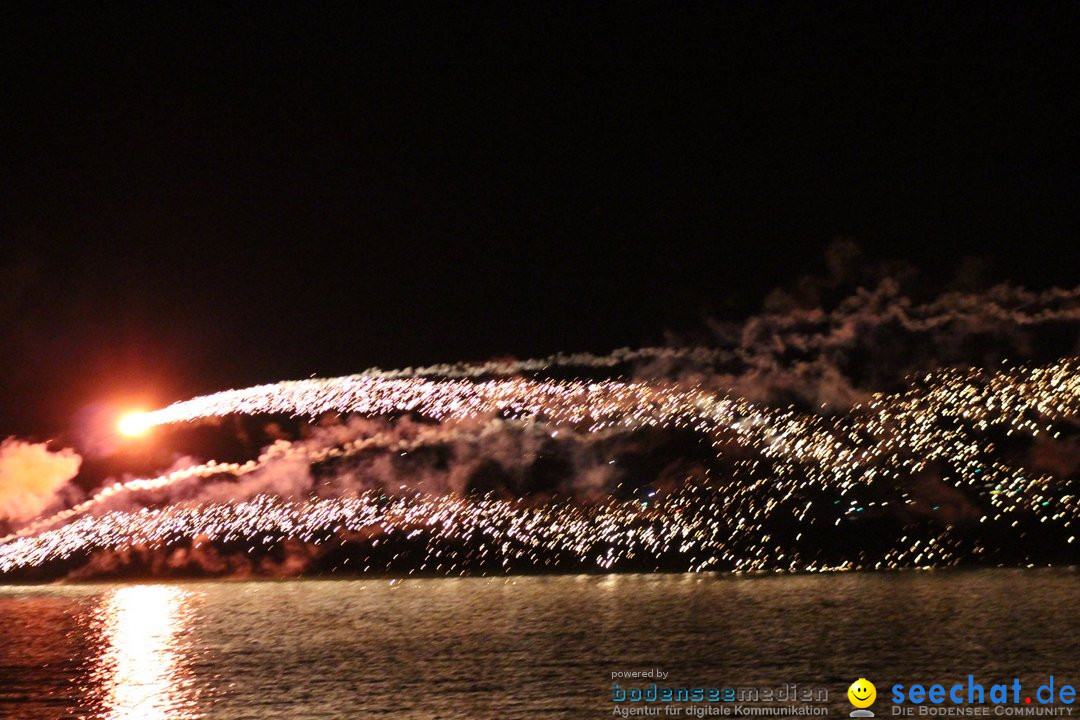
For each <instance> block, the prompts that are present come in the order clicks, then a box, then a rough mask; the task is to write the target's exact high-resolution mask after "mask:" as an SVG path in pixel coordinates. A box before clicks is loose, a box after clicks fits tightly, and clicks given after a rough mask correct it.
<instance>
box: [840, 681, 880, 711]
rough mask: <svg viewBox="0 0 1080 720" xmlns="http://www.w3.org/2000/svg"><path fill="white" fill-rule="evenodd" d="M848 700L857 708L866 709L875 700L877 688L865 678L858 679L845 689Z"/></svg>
mask: <svg viewBox="0 0 1080 720" xmlns="http://www.w3.org/2000/svg"><path fill="white" fill-rule="evenodd" d="M847 696H848V700H850V701H851V704H852V705H854V706H855V707H857V708H866V707H870V706H871V705H873V704H874V701H875V700H877V688H876V687H874V683H872V682H870V681H869V680H867V679H866V678H859V679H858V680H856V681H855V682H853V683H851V687H849V688H848V689H847Z"/></svg>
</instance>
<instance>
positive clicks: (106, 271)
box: [0, 3, 1080, 437]
mask: <svg viewBox="0 0 1080 720" xmlns="http://www.w3.org/2000/svg"><path fill="white" fill-rule="evenodd" d="M397 5H398V4H388V5H386V6H385V8H384V11H383V12H382V13H361V12H357V11H353V10H348V11H344V10H338V11H330V10H326V9H322V10H320V11H318V12H315V11H311V10H309V9H307V8H300V7H297V8H296V9H294V10H292V11H288V12H280V11H277V10H268V9H266V8H263V7H261V6H259V5H255V4H251V5H245V6H244V8H245V9H244V10H242V11H233V12H223V11H220V10H215V11H213V12H211V11H209V10H207V9H206V8H208V7H210V6H203V7H202V9H199V10H191V9H190V8H181V7H173V8H171V9H167V8H162V7H154V8H152V9H150V10H144V11H131V12H116V13H115V14H110V15H106V14H102V13H101V12H100V10H97V9H95V10H94V11H92V12H91V11H90V10H88V9H87V7H88V4H87V5H85V6H80V7H74V8H71V7H56V8H54V9H53V10H48V9H42V8H41V7H40V6H38V5H37V4H34V5H29V4H27V5H24V6H16V7H13V6H12V5H5V6H4V8H3V9H2V10H0V27H2V31H0V32H2V33H3V35H2V38H3V42H2V45H0V47H2V50H0V53H2V58H3V67H2V78H0V93H2V102H0V113H2V114H0V133H2V134H0V168H2V172H0V247H2V251H3V252H2V255H0V332H2V338H3V352H2V353H0V373H2V374H0V378H2V381H0V391H2V392H0V436H4V435H7V434H20V435H32V436H37V437H49V436H50V435H51V434H56V433H63V432H64V431H65V429H66V428H68V427H69V426H70V424H71V423H72V421H73V418H75V417H76V416H77V415H78V414H79V413H81V412H85V411H86V408H87V407H88V406H90V405H91V404H93V403H113V402H140V403H145V404H146V405H147V406H148V407H149V406H157V405H162V404H165V403H167V402H171V401H173V400H177V399H182V398H184V397H188V396H191V395H195V394H198V393H202V392H206V391H211V390H216V389H222V388H226V387H237V386H245V385H251V384H254V383H259V382H270V381H275V380H280V379H285V378H298V377H306V376H308V375H310V374H313V373H314V374H318V375H336V374H345V373H350V372H357V371H360V370H362V369H364V368H367V367H369V366H372V365H379V366H384V367H398V366H405V365H416V364H427V363H433V362H440V361H454V360H467V359H486V358H489V357H493V356H517V357H528V356H535V355H543V354H548V353H552V352H556V351H560V350H565V351H574V350H590V351H598V352H603V351H606V350H608V349H611V348H613V347H618V346H623V345H630V346H636V345H643V344H655V343H660V342H663V341H664V339H665V334H666V333H667V332H669V331H671V332H675V333H680V334H683V333H685V334H690V335H692V334H693V333H695V332H697V331H700V330H701V329H702V328H703V327H704V326H705V320H706V319H707V318H710V317H719V318H726V319H734V318H738V317H742V316H745V315H746V314H748V313H752V312H754V311H755V310H756V309H758V308H759V307H760V305H761V301H762V298H763V297H764V295H765V294H766V293H767V292H768V291H769V290H770V289H772V288H774V287H777V286H779V285H783V284H785V283H789V282H791V281H792V280H794V279H795V278H797V277H798V276H800V275H801V274H803V273H806V272H814V271H819V270H821V268H822V266H823V260H822V256H823V251H824V249H825V248H826V247H827V245H828V244H829V243H830V242H831V241H832V240H834V239H835V238H837V237H846V238H851V239H853V240H854V241H856V242H857V243H859V245H860V246H862V248H863V249H864V252H865V253H866V254H867V255H868V256H869V257H871V258H878V259H888V258H895V259H900V260H903V261H906V262H909V263H911V264H913V265H915V266H918V267H919V268H921V269H922V271H923V273H924V274H925V276H926V277H927V278H928V279H929V280H930V281H931V282H936V281H940V282H942V283H945V282H946V280H947V278H949V277H950V275H951V274H952V273H954V272H955V271H956V269H957V268H958V267H961V266H962V265H963V264H964V263H965V261H966V259H967V258H971V257H978V258H981V259H982V262H983V264H984V267H985V268H986V270H985V274H986V278H987V279H988V280H990V281H996V280H1006V279H1008V280H1011V281H1013V282H1017V283H1021V284H1025V285H1029V286H1034V287H1044V286H1048V285H1065V286H1072V285H1075V284H1076V282H1077V280H1078V274H1077V269H1078V263H1077V253H1076V252H1075V247H1076V245H1077V238H1078V236H1080V234H1078V230H1080V212H1078V210H1077V198H1078V197H1080V181H1078V179H1080V170H1078V167H1080V166H1078V163H1077V161H1078V160H1080V148H1078V145H1080V140H1078V137H1080V134H1078V132H1077V128H1078V126H1080V124H1078V117H1077V113H1076V108H1077V106H1078V103H1077V100H1078V98H1077V94H1078V90H1077V88H1078V87H1080V83H1078V82H1077V70H1078V69H1080V64H1078V62H1077V49H1076V48H1077V47H1080V33H1078V28H1080V24H1078V20H1080V17H1078V16H1080V11H1078V10H1077V8H1078V6H1077V5H1075V4H1071V5H1066V4H1059V5H1054V4H1040V5H1039V6H1038V7H1037V8H1030V7H1028V6H1027V5H1026V4H1021V3H1012V4H1004V3H995V4H983V5H974V4H972V5H961V4H956V5H950V7H949V8H948V9H947V10H938V9H936V8H937V6H936V5H935V6H933V7H934V8H935V9H934V10H913V9H912V7H913V5H912V4H892V5H888V6H886V7H884V8H882V7H881V6H877V5H874V6H871V5H870V4H865V7H862V5H861V4H856V5H841V4H833V3H829V4H823V3H822V4H817V5H815V6H814V8H813V9H812V10H808V9H806V8H805V7H803V6H802V5H800V4H783V5H776V4H761V3H746V4H735V3H706V4H683V5H678V6H668V7H664V8H663V9H661V10H657V11H654V12H653V11H639V10H634V11H630V10H624V11H622V12H620V13H617V14H616V13H611V14H608V13H600V12H598V11H596V10H595V9H592V8H583V7H581V4H579V3H568V4H560V5H556V4H547V3H541V4H537V5H534V6H531V7H530V8H528V9H526V8H525V6H524V5H522V4H517V3H506V4H503V5H502V6H501V9H500V8H497V7H492V6H488V7H484V6H481V5H479V4H476V5H474V4H471V3H470V4H461V5H459V6H450V5H434V4H431V5H429V4H414V5H410V7H411V8H412V9H411V10H408V9H402V8H400V7H397ZM928 7H929V6H928ZM389 8H393V9H392V10H391V9H389Z"/></svg>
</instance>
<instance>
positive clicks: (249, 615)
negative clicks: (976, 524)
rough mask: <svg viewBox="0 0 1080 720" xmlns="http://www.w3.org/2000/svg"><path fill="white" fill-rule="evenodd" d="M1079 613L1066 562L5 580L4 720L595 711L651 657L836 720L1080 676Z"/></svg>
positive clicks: (681, 671)
mask: <svg viewBox="0 0 1080 720" xmlns="http://www.w3.org/2000/svg"><path fill="white" fill-rule="evenodd" d="M1078 605H1080V573H1077V572H1075V571H1073V570H986V571H968V572H903V573H882V574H875V573H848V574H831V575H797V576H787V575H782V576H769V577H733V576H726V575H725V576H712V575H609V576H559V577H519V578H509V579H507V578H498V579H482V578H463V579H427V580H406V581H393V580H386V579H379V580H353V581H318V580H301V581H288V582H213V583H210V582H196V583H170V584H162V585H118V584H110V585H74V586H39V587H10V586H9V587H0V632H2V633H3V642H2V644H0V717H3V718H25V719H27V720H38V719H42V720H44V719H46V718H47V719H49V720H52V719H54V718H94V719H99V718H100V719H106V718H107V719H110V720H120V719H131V720H135V719H138V720H157V719H161V720H165V719H169V720H186V719H195V718H220V719H222V720H225V719H234V718H235V719H239V718H253V719H254V718H290V719H304V718H312V719H314V718H350V719H351V718H368V717H372V718H403V719H409V718H461V719H465V718H469V719H476V718H506V719H509V720H516V719H519V718H520V719H523V718H589V717H596V718H601V717H610V716H611V715H610V714H611V709H612V703H611V690H610V688H611V672H612V671H615V670H633V669H644V668H649V667H658V668H662V669H663V670H665V671H667V672H670V673H671V676H670V678H669V682H671V683H677V684H687V685H694V684H699V685H700V684H705V685H715V686H725V685H732V686H744V687H745V686H762V687H779V686H781V685H783V684H787V683H792V682H795V683H799V684H800V685H818V686H825V687H827V688H829V691H830V702H829V706H830V707H831V708H832V710H831V713H830V715H831V716H838V715H839V716H846V715H847V713H848V711H849V710H851V707H850V705H848V704H847V703H846V700H845V698H844V696H843V692H844V690H845V689H846V687H847V685H848V684H850V683H851V682H852V681H853V680H854V679H856V678H858V677H867V678H871V679H872V680H873V681H874V682H875V683H876V684H877V687H878V691H879V695H880V696H881V697H882V698H884V697H885V695H886V692H887V688H888V687H889V686H891V684H892V683H893V682H907V683H912V682H924V683H933V682H954V681H961V680H964V679H966V677H967V675H968V674H974V675H975V676H976V677H977V678H979V679H980V680H982V681H983V682H984V683H987V684H989V683H992V682H996V681H1005V680H1011V678H1013V677H1014V676H1016V677H1019V678H1021V680H1022V681H1029V682H1032V683H1033V686H1034V685H1037V684H1039V683H1041V682H1043V681H1044V680H1045V677H1046V676H1047V675H1048V674H1050V673H1053V674H1054V675H1055V676H1056V677H1058V678H1060V680H1061V681H1070V680H1071V681H1072V682H1073V683H1074V684H1076V681H1077V680H1080V677H1077V674H1078V673H1077V670H1078V666H1080V664H1078V663H1077V634H1078V631H1080V618H1078V613H1077V608H1078ZM1027 684H1028V683H1027V682H1025V686H1027ZM879 705H882V701H881V700H879ZM880 709H881V710H884V711H885V712H879V713H878V714H879V716H883V715H886V714H887V712H888V705H882V707H881V708H880ZM1075 713H1076V710H1074V714H1075Z"/></svg>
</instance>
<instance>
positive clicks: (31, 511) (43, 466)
mask: <svg viewBox="0 0 1080 720" xmlns="http://www.w3.org/2000/svg"><path fill="white" fill-rule="evenodd" d="M81 464H82V457H80V456H79V455H78V453H76V452H75V451H74V450H70V449H65V450H60V451H58V452H53V451H51V450H49V448H48V446H47V445H46V444H45V443H28V442H25V441H22V440H16V439H13V438H8V439H7V440H4V441H3V442H2V443H0V520H6V521H8V522H11V523H19V522H23V521H26V520H30V519H32V518H35V517H37V516H38V515H40V514H41V513H42V512H43V511H44V510H46V509H48V508H49V507H50V506H51V505H52V504H53V503H55V502H56V501H57V499H58V495H59V493H60V491H61V490H62V489H63V488H64V487H65V486H66V485H67V484H68V482H69V481H70V480H71V479H72V478H74V477H75V476H76V475H77V474H78V472H79V466H80V465H81Z"/></svg>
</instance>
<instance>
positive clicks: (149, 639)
mask: <svg viewBox="0 0 1080 720" xmlns="http://www.w3.org/2000/svg"><path fill="white" fill-rule="evenodd" d="M190 604H191V593H189V592H186V591H184V590H181V589H180V588H176V587H169V586H166V585H138V586H131V587H124V588H119V589H117V590H115V591H114V592H112V593H111V594H110V595H108V596H107V598H106V600H105V602H104V603H103V604H102V606H101V610H100V612H101V615H100V618H101V622H102V626H103V630H104V633H105V640H106V647H105V650H104V652H103V653H102V655H101V657H99V658H98V663H97V667H96V669H95V675H96V676H97V679H98V680H99V682H100V683H101V688H102V703H103V705H104V712H103V714H102V716H103V717H104V718H107V719H108V720H136V719H137V720H194V719H195V718H198V717H201V712H200V711H199V708H198V703H197V693H196V692H195V691H194V689H193V687H192V685H193V683H192V680H193V678H192V676H191V673H190V670H189V669H188V668H187V667H186V662H185V642H186V640H185V636H186V633H187V628H188V621H189V619H190V615H191V607H190Z"/></svg>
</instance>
